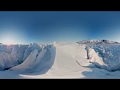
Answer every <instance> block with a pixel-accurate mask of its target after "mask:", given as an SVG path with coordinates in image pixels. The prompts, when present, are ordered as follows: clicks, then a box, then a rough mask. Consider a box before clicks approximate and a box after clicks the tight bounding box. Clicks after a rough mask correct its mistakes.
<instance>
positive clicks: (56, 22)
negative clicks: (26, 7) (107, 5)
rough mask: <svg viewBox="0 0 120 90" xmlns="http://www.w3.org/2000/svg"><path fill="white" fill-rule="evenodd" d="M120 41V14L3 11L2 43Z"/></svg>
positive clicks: (0, 15)
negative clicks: (6, 41) (11, 41)
mask: <svg viewBox="0 0 120 90" xmlns="http://www.w3.org/2000/svg"><path fill="white" fill-rule="evenodd" d="M8 38H9V39H11V40H13V41H14V42H15V43H21V44H23V43H31V42H38V43H53V42H54V41H58V42H76V41H80V40H86V39H108V40H112V41H120V12H119V11H0V41H1V42H4V40H6V39H8Z"/></svg>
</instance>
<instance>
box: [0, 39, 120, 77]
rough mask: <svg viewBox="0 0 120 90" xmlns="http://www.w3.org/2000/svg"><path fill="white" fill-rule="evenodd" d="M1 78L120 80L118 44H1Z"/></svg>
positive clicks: (86, 42)
mask: <svg viewBox="0 0 120 90" xmlns="http://www.w3.org/2000/svg"><path fill="white" fill-rule="evenodd" d="M0 78H15V79H16V78H21V79H22V78H23V79H24V78H28V79H29V78H36V79H37V78H95V79H96V78H120V44H119V43H117V42H110V41H99V40H91V41H90V40H89V41H82V42H77V43H60V42H54V43H53V44H51V45H47V44H37V43H32V44H29V45H3V44H1V45H0Z"/></svg>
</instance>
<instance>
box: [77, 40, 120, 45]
mask: <svg viewBox="0 0 120 90" xmlns="http://www.w3.org/2000/svg"><path fill="white" fill-rule="evenodd" d="M76 43H78V44H120V43H119V42H116V41H109V40H105V39H103V40H83V41H78V42H76Z"/></svg>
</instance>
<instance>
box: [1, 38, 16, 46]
mask: <svg viewBox="0 0 120 90" xmlns="http://www.w3.org/2000/svg"><path fill="white" fill-rule="evenodd" d="M14 43H15V42H14V41H13V40H12V39H9V38H8V39H5V40H4V41H3V44H7V45H10V44H14Z"/></svg>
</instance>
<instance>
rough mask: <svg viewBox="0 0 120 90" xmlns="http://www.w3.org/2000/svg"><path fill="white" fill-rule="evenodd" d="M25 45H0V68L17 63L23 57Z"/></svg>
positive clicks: (7, 67)
mask: <svg viewBox="0 0 120 90" xmlns="http://www.w3.org/2000/svg"><path fill="white" fill-rule="evenodd" d="M25 48H26V46H25V45H0V70H6V69H9V68H11V67H13V66H16V65H18V64H19V63H20V62H21V60H22V57H23V54H24V50H25Z"/></svg>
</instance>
